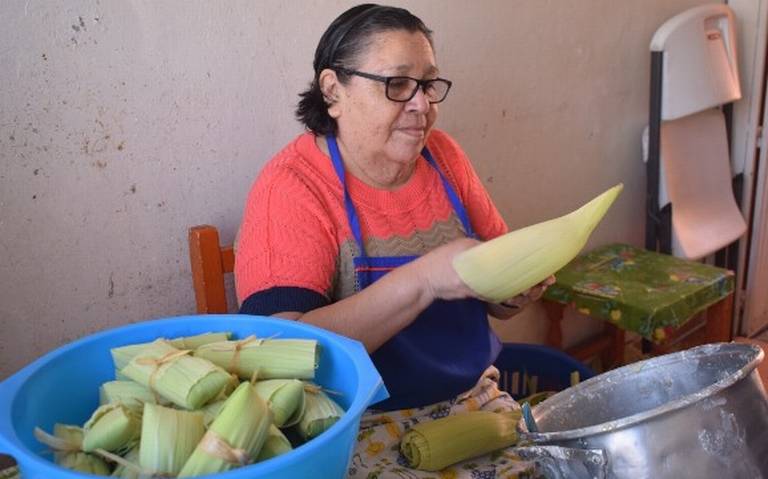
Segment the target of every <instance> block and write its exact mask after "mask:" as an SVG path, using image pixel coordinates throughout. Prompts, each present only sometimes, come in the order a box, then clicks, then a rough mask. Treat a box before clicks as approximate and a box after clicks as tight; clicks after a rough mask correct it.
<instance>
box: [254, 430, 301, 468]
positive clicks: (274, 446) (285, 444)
mask: <svg viewBox="0 0 768 479" xmlns="http://www.w3.org/2000/svg"><path fill="white" fill-rule="evenodd" d="M291 450H293V447H292V446H291V442H290V441H289V440H288V438H287V437H285V434H283V432H282V431H281V430H280V429H278V428H277V426H275V425H274V424H271V425H270V426H269V433H268V436H267V440H266V441H265V442H264V446H262V448H261V451H259V456H258V457H257V458H256V462H261V461H266V460H267V459H270V458H273V457H277V456H279V455H280V454H285V453H286V452H289V451H291Z"/></svg>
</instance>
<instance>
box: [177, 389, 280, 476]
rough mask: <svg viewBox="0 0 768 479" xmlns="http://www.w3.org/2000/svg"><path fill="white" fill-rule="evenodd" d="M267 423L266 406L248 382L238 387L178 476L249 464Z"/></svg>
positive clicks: (264, 437) (208, 472)
mask: <svg viewBox="0 0 768 479" xmlns="http://www.w3.org/2000/svg"><path fill="white" fill-rule="evenodd" d="M270 424H272V414H271V412H270V411H269V408H268V407H267V404H266V403H265V402H264V400H263V399H261V398H260V397H259V396H258V395H257V394H256V392H255V391H254V390H253V386H252V385H251V384H250V383H249V382H244V383H242V384H240V386H238V387H237V389H235V392H233V393H232V395H231V396H229V398H227V400H226V402H225V403H224V406H223V407H222V409H221V412H220V413H219V415H218V416H217V417H216V419H215V420H214V421H213V423H211V427H210V428H208V431H207V432H206V433H205V435H204V436H203V439H202V440H201V441H200V443H199V444H198V445H197V447H196V448H195V450H194V452H193V453H192V455H191V456H190V457H189V459H188V460H187V462H186V464H184V467H183V468H182V469H181V472H180V473H179V476H178V477H194V476H200V475H204V474H213V473H217V472H224V471H228V470H230V469H233V468H235V467H240V466H245V465H247V464H250V463H251V462H253V461H254V458H256V457H257V456H258V454H259V451H260V450H261V448H262V446H263V445H264V442H265V441H266V440H267V436H268V435H269V425H270Z"/></svg>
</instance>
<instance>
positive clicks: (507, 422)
mask: <svg viewBox="0 0 768 479" xmlns="http://www.w3.org/2000/svg"><path fill="white" fill-rule="evenodd" d="M520 417H521V414H520V411H510V412H502V413H496V412H492V411H470V412H464V413H460V414H456V415H454V416H447V417H443V418H440V419H436V420H434V421H429V422H422V423H419V424H416V425H414V426H413V427H412V428H411V429H410V430H409V431H408V432H406V433H405V434H404V435H403V438H402V439H401V441H400V452H401V453H402V454H403V456H405V458H406V460H407V461H408V464H409V466H410V467H412V468H414V469H420V470H423V471H439V470H441V469H444V468H446V467H448V466H450V465H451V464H455V463H457V462H460V461H463V460H465V459H469V458H472V457H477V456H481V455H483V454H487V453H489V452H492V451H495V450H497V449H501V448H504V447H509V446H512V445H514V444H515V443H516V442H517V440H518V436H517V431H516V430H515V426H516V425H517V423H518V421H519V420H520Z"/></svg>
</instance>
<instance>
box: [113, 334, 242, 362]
mask: <svg viewBox="0 0 768 479" xmlns="http://www.w3.org/2000/svg"><path fill="white" fill-rule="evenodd" d="M231 335H232V334H231V333H228V332H223V333H203V334H198V335H195V336H184V337H180V338H175V339H165V338H157V339H156V340H155V341H164V342H166V343H168V344H170V345H171V346H173V347H174V348H176V349H190V350H194V349H197V348H199V347H200V346H202V345H203V344H208V343H214V342H217V341H226V340H227V339H229V338H230V336H231ZM153 342H154V341H153ZM153 342H149V343H137V344H128V345H126V346H120V347H117V348H112V349H110V353H111V354H112V362H113V363H114V364H115V370H116V371H119V370H121V369H123V368H124V367H126V366H127V365H128V363H130V362H131V359H133V358H134V357H136V356H137V355H138V354H139V353H140V352H141V351H142V350H143V349H144V348H146V347H147V346H150V345H151V344H153Z"/></svg>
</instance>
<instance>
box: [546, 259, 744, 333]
mask: <svg viewBox="0 0 768 479" xmlns="http://www.w3.org/2000/svg"><path fill="white" fill-rule="evenodd" d="M555 276H556V277H557V282H556V283H555V284H554V285H552V286H550V287H549V288H548V289H547V291H546V292H545V294H544V299H546V300H549V301H556V302H558V303H563V304H567V305H572V306H574V307H575V308H576V309H577V310H578V311H579V312H580V313H582V314H585V315H588V316H591V317H594V318H599V319H603V320H606V321H610V322H611V323H613V324H615V325H616V326H618V327H620V328H622V329H624V330H627V331H634V332H636V333H638V334H640V335H641V336H643V337H644V338H646V339H649V340H651V341H654V342H660V341H662V340H663V339H664V338H666V337H667V336H668V334H669V333H670V332H671V331H672V330H674V329H675V328H677V327H679V326H681V325H682V324H683V323H685V322H686V321H688V320H689V319H691V318H692V317H693V316H694V315H695V314H696V313H698V312H700V311H702V310H704V309H706V308H707V307H709V306H711V305H712V304H714V303H716V302H718V301H720V300H721V299H723V298H725V297H727V296H728V295H729V294H730V293H731V292H732V291H733V288H734V277H733V272H731V271H729V270H726V269H723V268H718V267H715V266H710V265H706V264H703V263H699V262H696V261H688V260H685V259H681V258H676V257H674V256H669V255H665V254H660V253H655V252H651V251H647V250H643V249H639V248H635V247H633V246H629V245H625V244H612V245H608V246H604V247H600V248H597V249H595V250H594V251H592V252H590V253H588V254H585V255H582V256H579V257H577V258H576V259H574V260H573V261H571V262H570V263H569V264H568V265H567V266H565V267H564V268H563V269H561V270H560V271H558V272H557V273H556V274H555Z"/></svg>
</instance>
